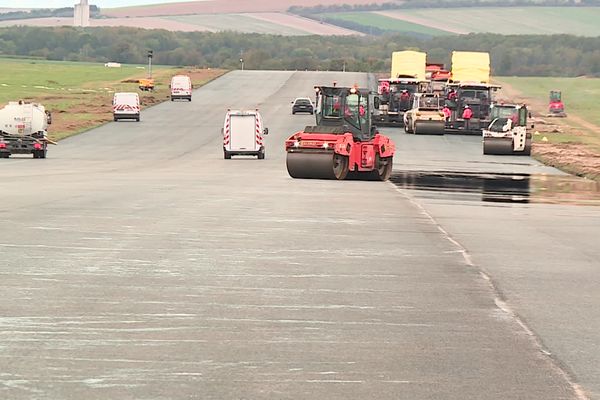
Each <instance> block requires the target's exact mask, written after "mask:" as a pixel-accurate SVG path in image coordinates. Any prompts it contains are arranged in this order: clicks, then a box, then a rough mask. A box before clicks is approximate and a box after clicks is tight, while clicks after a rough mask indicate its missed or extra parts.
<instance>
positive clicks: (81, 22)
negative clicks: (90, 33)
mask: <svg viewBox="0 0 600 400" xmlns="http://www.w3.org/2000/svg"><path fill="white" fill-rule="evenodd" d="M74 9H75V10H74V11H75V15H74V21H73V25H75V26H83V27H86V26H90V5H89V4H88V0H81V1H80V2H79V4H75V7H74Z"/></svg>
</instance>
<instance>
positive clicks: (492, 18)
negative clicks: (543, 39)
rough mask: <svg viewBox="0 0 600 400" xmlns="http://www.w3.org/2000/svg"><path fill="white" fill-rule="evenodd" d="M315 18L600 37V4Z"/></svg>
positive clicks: (383, 27) (436, 31) (368, 26)
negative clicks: (593, 5)
mask: <svg viewBox="0 0 600 400" xmlns="http://www.w3.org/2000/svg"><path fill="white" fill-rule="evenodd" d="M311 18H314V19H316V20H321V21H326V22H328V23H331V24H335V25H339V26H341V27H345V28H351V29H355V30H358V31H361V32H365V33H383V32H400V33H416V34H425V35H430V36H437V35H444V34H446V35H447V34H468V33H497V34H503V35H515V34H516V35H528V34H547V35H552V34H571V35H578V36H589V37H595V36H600V24H598V21H600V7H472V8H423V9H403V10H390V11H373V12H369V11H361V12H328V13H320V14H313V15H312V16H311Z"/></svg>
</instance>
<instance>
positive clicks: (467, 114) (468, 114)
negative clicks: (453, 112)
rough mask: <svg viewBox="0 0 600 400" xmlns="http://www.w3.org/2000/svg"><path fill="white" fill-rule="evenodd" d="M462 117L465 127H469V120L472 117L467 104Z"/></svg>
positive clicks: (471, 111)
mask: <svg viewBox="0 0 600 400" xmlns="http://www.w3.org/2000/svg"><path fill="white" fill-rule="evenodd" d="M462 117H463V119H464V120H465V129H469V122H470V121H471V118H473V110H471V107H469V105H468V104H467V105H466V106H465V109H464V111H463V114H462Z"/></svg>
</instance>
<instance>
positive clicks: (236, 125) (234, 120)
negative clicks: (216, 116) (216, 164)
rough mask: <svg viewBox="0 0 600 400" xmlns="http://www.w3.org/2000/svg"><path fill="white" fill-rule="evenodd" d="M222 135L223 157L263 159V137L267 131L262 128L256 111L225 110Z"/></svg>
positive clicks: (258, 113) (261, 121)
mask: <svg viewBox="0 0 600 400" xmlns="http://www.w3.org/2000/svg"><path fill="white" fill-rule="evenodd" d="M221 133H222V134H223V157H224V158H225V159H226V160H229V159H231V157H232V156H256V157H257V158H258V159H259V160H263V159H264V158H265V145H264V142H263V140H264V138H263V135H268V134H269V130H268V129H267V128H264V127H263V120H262V117H261V115H260V112H259V111H258V110H227V114H226V115H225V122H224V124H223V128H222V129H221Z"/></svg>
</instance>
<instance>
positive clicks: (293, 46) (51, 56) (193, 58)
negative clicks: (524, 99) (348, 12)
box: [0, 27, 600, 76]
mask: <svg viewBox="0 0 600 400" xmlns="http://www.w3.org/2000/svg"><path fill="white" fill-rule="evenodd" d="M148 49H152V50H154V61H155V62H156V63H158V64H163V65H198V66H204V67H215V68H228V69H235V68H238V67H239V59H240V57H241V58H243V59H244V63H245V67H246V68H248V69H271V70H304V69H308V70H341V69H342V68H343V66H345V68H346V70H348V71H368V72H387V71H389V70H390V58H391V53H392V52H393V51H398V50H405V49H415V50H421V51H425V52H427V53H428V55H429V59H430V61H431V62H444V63H446V64H447V65H449V62H450V55H451V52H452V51H453V50H465V51H488V52H490V54H491V58H492V68H493V71H494V74H496V75H515V76H536V75H537V76H580V75H595V76H600V37H595V38H583V37H577V36H570V35H513V36H503V35H496V34H469V35H461V36H443V37H436V38H434V39H429V38H417V37H411V36H407V35H399V34H394V35H391V34H388V35H384V36H378V37H374V36H366V37H358V36H343V37H333V36H331V37H328V36H277V35H261V34H242V33H234V32H220V33H209V32H168V31H165V30H145V29H135V28H87V29H80V28H73V27H57V28H40V27H13V28H3V29H0V55H5V56H18V57H38V58H42V59H48V60H65V61H91V62H107V61H119V62H122V63H132V64H143V63H145V62H146V60H147V58H146V57H147V51H148Z"/></svg>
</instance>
